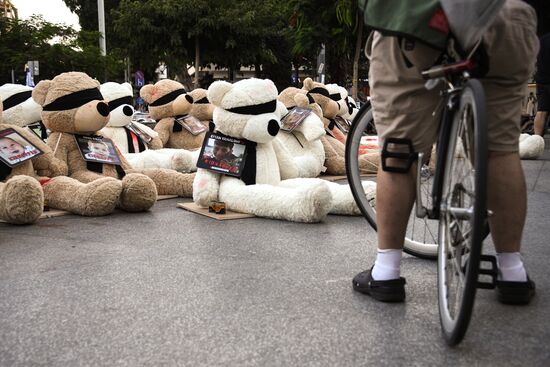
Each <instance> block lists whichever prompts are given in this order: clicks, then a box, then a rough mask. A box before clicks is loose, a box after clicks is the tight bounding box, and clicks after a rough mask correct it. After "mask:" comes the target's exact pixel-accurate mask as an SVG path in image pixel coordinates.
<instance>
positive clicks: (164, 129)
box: [154, 118, 174, 146]
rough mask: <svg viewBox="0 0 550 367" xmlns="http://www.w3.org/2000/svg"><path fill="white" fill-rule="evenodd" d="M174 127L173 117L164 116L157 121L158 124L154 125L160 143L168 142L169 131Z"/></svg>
mask: <svg viewBox="0 0 550 367" xmlns="http://www.w3.org/2000/svg"><path fill="white" fill-rule="evenodd" d="M173 127H174V119H173V118H164V119H162V120H160V121H159V122H158V124H156V125H155V129H154V130H155V131H156V132H157V133H158V134H159V138H160V141H161V142H162V145H163V146H165V145H166V143H168V139H169V138H170V131H171V130H172V128H173Z"/></svg>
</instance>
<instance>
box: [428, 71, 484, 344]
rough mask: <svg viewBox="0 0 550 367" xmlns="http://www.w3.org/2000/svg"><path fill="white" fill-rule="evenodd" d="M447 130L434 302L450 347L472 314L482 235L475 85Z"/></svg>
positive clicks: (480, 113)
mask: <svg viewBox="0 0 550 367" xmlns="http://www.w3.org/2000/svg"><path fill="white" fill-rule="evenodd" d="M451 129H452V130H451V134H450V137H449V142H448V147H447V150H446V151H447V157H446V164H445V172H444V176H443V191H442V198H441V213H440V219H439V254H438V255H439V256H438V298H439V316H440V321H441V327H442V331H443V335H444V338H445V340H446V342H447V343H448V344H449V345H456V344H458V343H460V342H461V341H462V339H463V337H464V335H465V333H466V330H467V328H468V324H469V321H470V317H471V314H472V310H473V305H474V298H475V293H476V289H477V277H478V272H479V262H480V255H481V246H482V241H483V238H484V236H485V232H486V225H485V224H486V198H487V187H486V186H487V125H486V116H485V97H484V93H483V88H482V86H481V84H480V83H479V81H477V80H470V81H469V82H468V83H467V84H466V85H465V86H464V89H463V91H462V93H461V96H460V105H459V108H458V110H457V112H456V113H455V115H454V119H453V124H452V127H451Z"/></svg>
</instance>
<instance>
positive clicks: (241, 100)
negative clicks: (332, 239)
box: [193, 78, 372, 223]
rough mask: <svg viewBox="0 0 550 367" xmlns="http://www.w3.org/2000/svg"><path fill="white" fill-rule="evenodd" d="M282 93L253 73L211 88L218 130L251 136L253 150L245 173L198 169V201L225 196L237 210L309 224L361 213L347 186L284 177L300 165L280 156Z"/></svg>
mask: <svg viewBox="0 0 550 367" xmlns="http://www.w3.org/2000/svg"><path fill="white" fill-rule="evenodd" d="M277 95H278V93H277V88H276V87H275V85H274V84H273V82H271V81H270V80H261V79H254V78H253V79H246V80H242V81H239V82H237V83H235V84H230V83H227V82H224V81H217V82H214V83H213V84H212V85H211V86H210V87H209V88H208V99H209V100H210V102H211V103H212V104H213V105H214V106H215V110H214V121H213V124H212V127H213V131H214V132H216V133H221V134H223V135H225V136H229V137H232V138H238V139H246V140H247V141H248V143H247V146H248V147H249V149H250V151H249V153H248V156H247V159H246V162H245V164H244V170H243V173H242V176H241V178H236V177H230V176H227V175H222V174H220V173H217V172H212V171H210V170H206V169H199V170H198V171H197V176H196V177H195V182H194V183H193V187H194V190H193V200H194V201H195V203H197V205H199V206H202V207H205V206H207V205H209V203H210V202H212V201H216V200H221V201H223V202H225V203H226V204H227V207H228V208H229V209H231V210H235V211H238V212H243V213H250V214H254V215H257V216H261V217H267V218H275V219H284V220H289V221H296V222H306V223H311V222H318V221H320V220H322V219H323V218H324V217H325V216H326V214H327V213H329V212H331V213H338V214H356V213H358V210H357V207H356V206H355V203H354V201H353V198H352V196H351V193H350V192H349V188H348V187H345V186H341V185H338V184H336V183H331V182H326V181H324V180H320V179H315V178H293V179H286V180H281V177H289V176H290V175H292V174H294V175H296V174H297V170H296V169H295V167H286V166H285V165H284V164H283V162H284V160H280V159H279V156H280V154H281V147H282V145H281V144H280V142H278V141H277V140H275V137H276V135H277V134H278V133H279V129H280V120H279V118H280V117H279V116H280V112H279V111H278V104H277ZM295 177H296V176H295ZM369 187H370V189H371V191H372V187H371V186H369Z"/></svg>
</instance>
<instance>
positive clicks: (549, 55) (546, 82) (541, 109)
mask: <svg viewBox="0 0 550 367" xmlns="http://www.w3.org/2000/svg"><path fill="white" fill-rule="evenodd" d="M535 82H536V83H537V101H538V105H537V114H536V115H535V134H538V135H540V136H544V133H545V132H546V131H543V130H544V125H545V123H546V120H547V119H548V110H549V109H550V33H547V34H545V35H544V36H542V37H541V39H540V51H539V56H538V58H537V74H536V76H535Z"/></svg>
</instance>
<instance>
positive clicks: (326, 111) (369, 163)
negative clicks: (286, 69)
mask: <svg viewBox="0 0 550 367" xmlns="http://www.w3.org/2000/svg"><path fill="white" fill-rule="evenodd" d="M302 89H304V90H305V91H306V92H307V96H308V98H310V99H311V100H312V101H315V102H316V103H317V104H318V105H319V106H320V107H321V110H322V111H323V122H324V123H325V128H326V130H327V135H326V136H324V137H323V138H322V139H321V141H322V142H323V147H324V148H325V157H326V158H325V166H326V167H327V170H326V173H327V174H330V175H345V174H346V164H345V151H346V148H345V140H346V137H345V136H344V134H343V133H342V132H341V131H340V130H339V129H338V128H337V127H336V126H335V124H334V123H333V122H332V120H333V119H334V118H335V117H336V116H338V113H339V112H340V105H339V104H338V103H337V102H336V101H335V100H333V99H331V98H330V93H329V91H328V90H327V88H326V87H325V85H324V84H321V83H317V82H314V81H313V80H312V79H311V78H306V79H304V85H303V88H302ZM342 110H343V109H342ZM379 165H380V155H379V154H378V153H365V154H361V155H360V156H359V169H360V170H361V172H362V173H376V172H377V171H378V166H379Z"/></svg>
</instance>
